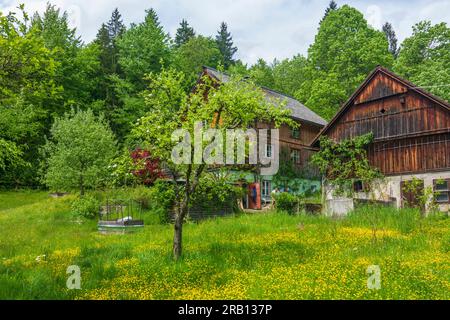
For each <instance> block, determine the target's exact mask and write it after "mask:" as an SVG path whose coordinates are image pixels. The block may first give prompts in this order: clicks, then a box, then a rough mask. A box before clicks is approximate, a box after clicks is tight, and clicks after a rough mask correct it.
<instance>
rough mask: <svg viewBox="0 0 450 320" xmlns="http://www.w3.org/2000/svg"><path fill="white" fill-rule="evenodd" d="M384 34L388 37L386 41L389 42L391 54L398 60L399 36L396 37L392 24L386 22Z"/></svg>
mask: <svg viewBox="0 0 450 320" xmlns="http://www.w3.org/2000/svg"><path fill="white" fill-rule="evenodd" d="M383 32H384V34H385V35H386V39H387V41H388V42H389V52H390V53H391V54H392V56H393V57H394V58H397V55H398V47H397V36H396V35H395V31H394V28H393V27H392V24H390V23H389V22H386V23H385V24H384V25H383Z"/></svg>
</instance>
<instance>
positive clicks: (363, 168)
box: [311, 133, 382, 194]
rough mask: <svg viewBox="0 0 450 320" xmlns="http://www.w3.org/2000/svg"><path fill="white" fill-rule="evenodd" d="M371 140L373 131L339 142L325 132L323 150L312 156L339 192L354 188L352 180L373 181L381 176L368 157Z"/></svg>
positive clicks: (321, 143)
mask: <svg viewBox="0 0 450 320" xmlns="http://www.w3.org/2000/svg"><path fill="white" fill-rule="evenodd" d="M372 141H373V134H372V133H368V134H365V135H362V136H359V137H355V138H353V139H346V140H343V141H341V142H340V143H336V142H334V141H333V140H331V139H329V138H328V137H326V136H322V137H321V138H320V151H319V152H317V153H315V154H314V155H313V156H312V158H311V161H312V163H313V164H314V165H316V166H317V167H318V168H319V170H320V171H321V173H322V174H323V175H324V176H325V177H326V179H327V180H328V181H329V182H330V183H331V184H332V185H333V186H334V187H336V189H335V192H336V193H337V194H342V193H348V192H352V190H353V188H352V185H351V183H352V182H353V181H354V180H360V181H362V182H364V183H367V184H370V183H371V182H373V181H374V180H375V179H380V178H381V177H382V176H381V173H380V172H379V171H378V169H375V168H372V167H371V166H370V164H369V160H368V159H367V150H366V149H367V146H368V145H369V144H370V143H371V142H372Z"/></svg>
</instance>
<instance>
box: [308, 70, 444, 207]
mask: <svg viewBox="0 0 450 320" xmlns="http://www.w3.org/2000/svg"><path fill="white" fill-rule="evenodd" d="M369 132H373V134H374V142H373V143H372V144H371V145H370V146H369V149H368V157H369V160H370V163H371V165H372V166H374V167H377V168H379V169H380V171H381V172H382V173H383V174H384V175H385V176H386V182H385V183H383V185H382V188H380V190H379V191H378V192H377V193H376V197H378V198H379V199H380V200H382V199H384V200H387V199H395V203H396V205H397V207H401V206H403V205H404V204H405V201H407V200H408V201H411V200H414V199H411V194H406V193H405V192H404V191H403V187H402V186H403V185H404V183H405V181H408V180H411V179H413V177H415V178H417V179H420V180H421V185H422V186H421V187H423V188H426V187H432V188H433V190H434V191H435V192H436V198H437V202H438V203H439V206H440V208H441V209H442V210H445V211H448V210H449V203H450V105H449V103H448V102H446V101H444V100H442V99H440V98H438V97H436V96H434V95H432V94H430V93H429V92H427V91H425V90H423V89H421V88H419V87H417V86H415V85H414V84H412V83H411V82H408V81H406V80H404V79H402V78H400V77H399V76H398V75H396V74H394V73H392V72H391V71H389V70H387V69H385V68H383V67H377V68H376V69H375V70H374V71H373V72H372V73H371V74H370V75H369V76H368V77H367V79H366V80H365V81H364V82H363V83H362V84H361V86H360V87H359V88H358V89H357V90H356V91H355V92H354V93H353V95H352V96H351V97H350V98H349V99H348V101H347V102H346V103H345V104H344V105H343V106H342V108H341V109H340V110H339V112H338V113H337V114H336V115H335V117H334V118H333V119H332V120H331V121H330V122H329V123H328V125H327V126H325V127H324V129H323V130H322V131H321V132H320V134H319V135H318V136H317V137H316V138H315V139H314V141H313V143H312V145H313V146H314V147H319V141H318V140H319V138H320V136H321V135H326V136H328V137H330V138H332V139H333V140H335V141H341V140H343V139H347V138H352V137H356V136H359V135H363V134H366V133H369ZM356 187H357V186H356ZM357 188H358V187H357Z"/></svg>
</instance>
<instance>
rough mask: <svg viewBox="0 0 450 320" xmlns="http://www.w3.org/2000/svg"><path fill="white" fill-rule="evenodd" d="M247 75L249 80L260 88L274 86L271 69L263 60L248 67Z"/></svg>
mask: <svg viewBox="0 0 450 320" xmlns="http://www.w3.org/2000/svg"><path fill="white" fill-rule="evenodd" d="M248 73H249V75H250V78H251V79H252V80H253V81H254V82H255V83H256V84H258V85H260V86H265V87H268V88H273V87H274V86H275V79H274V77H273V71H272V68H271V66H270V65H268V64H267V62H266V61H264V59H261V58H260V59H258V61H257V62H256V63H255V64H254V65H252V66H251V67H250V69H249V72H248Z"/></svg>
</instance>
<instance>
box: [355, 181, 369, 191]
mask: <svg viewBox="0 0 450 320" xmlns="http://www.w3.org/2000/svg"><path fill="white" fill-rule="evenodd" d="M353 191H354V192H369V191H370V185H369V184H368V183H364V182H362V181H361V180H356V181H354V182H353Z"/></svg>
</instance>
